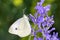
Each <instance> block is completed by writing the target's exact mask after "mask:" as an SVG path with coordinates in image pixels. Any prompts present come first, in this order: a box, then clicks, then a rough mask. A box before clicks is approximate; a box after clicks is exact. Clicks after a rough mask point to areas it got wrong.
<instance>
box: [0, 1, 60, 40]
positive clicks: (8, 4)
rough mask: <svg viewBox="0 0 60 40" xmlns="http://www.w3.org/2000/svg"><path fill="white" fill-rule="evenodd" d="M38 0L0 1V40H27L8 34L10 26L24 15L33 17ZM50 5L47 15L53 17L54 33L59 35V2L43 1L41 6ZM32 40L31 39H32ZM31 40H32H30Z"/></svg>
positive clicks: (26, 39) (26, 38)
mask: <svg viewBox="0 0 60 40" xmlns="http://www.w3.org/2000/svg"><path fill="white" fill-rule="evenodd" d="M38 1H40V0H0V40H28V37H25V38H20V37H18V36H16V35H12V34H10V33H8V29H9V27H10V25H11V24H12V23H13V22H14V21H16V20H17V19H19V18H21V17H22V16H23V9H24V8H26V10H25V14H26V15H29V14H30V13H31V14H33V15H34V13H35V10H34V7H35V6H36V3H37V2H38ZM47 4H51V10H50V11H49V12H48V13H49V15H54V21H55V24H54V25H53V26H54V27H55V28H56V31H57V32H58V33H59V34H60V0H45V2H44V4H43V6H46V5H47ZM32 38H33V37H32ZM32 40H33V39H32Z"/></svg>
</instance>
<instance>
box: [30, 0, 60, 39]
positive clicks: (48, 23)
mask: <svg viewBox="0 0 60 40" xmlns="http://www.w3.org/2000/svg"><path fill="white" fill-rule="evenodd" d="M43 3H44V0H41V2H38V3H37V5H36V7H35V9H36V10H37V12H36V13H35V15H34V16H32V15H31V14H30V19H31V20H32V22H33V23H34V24H35V25H37V26H38V30H35V29H33V30H32V34H33V36H34V40H44V39H45V40H60V39H59V38H58V33H55V32H53V35H51V34H50V33H51V32H52V31H53V30H55V28H51V29H49V28H50V27H52V25H53V24H54V20H53V17H54V16H53V15H52V16H48V14H47V13H48V11H49V10H50V7H51V6H50V5H47V6H45V7H43V6H42V4H43ZM38 32H40V33H42V36H43V37H37V36H36V35H37V33H38Z"/></svg>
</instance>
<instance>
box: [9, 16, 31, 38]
mask: <svg viewBox="0 0 60 40" xmlns="http://www.w3.org/2000/svg"><path fill="white" fill-rule="evenodd" d="M9 33H11V34H15V35H18V36H20V37H25V36H28V35H29V34H30V33H31V27H30V23H29V21H28V18H27V16H26V15H24V16H23V17H22V18H20V19H18V20H17V21H16V22H14V23H13V24H12V25H11V27H10V28H9Z"/></svg>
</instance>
